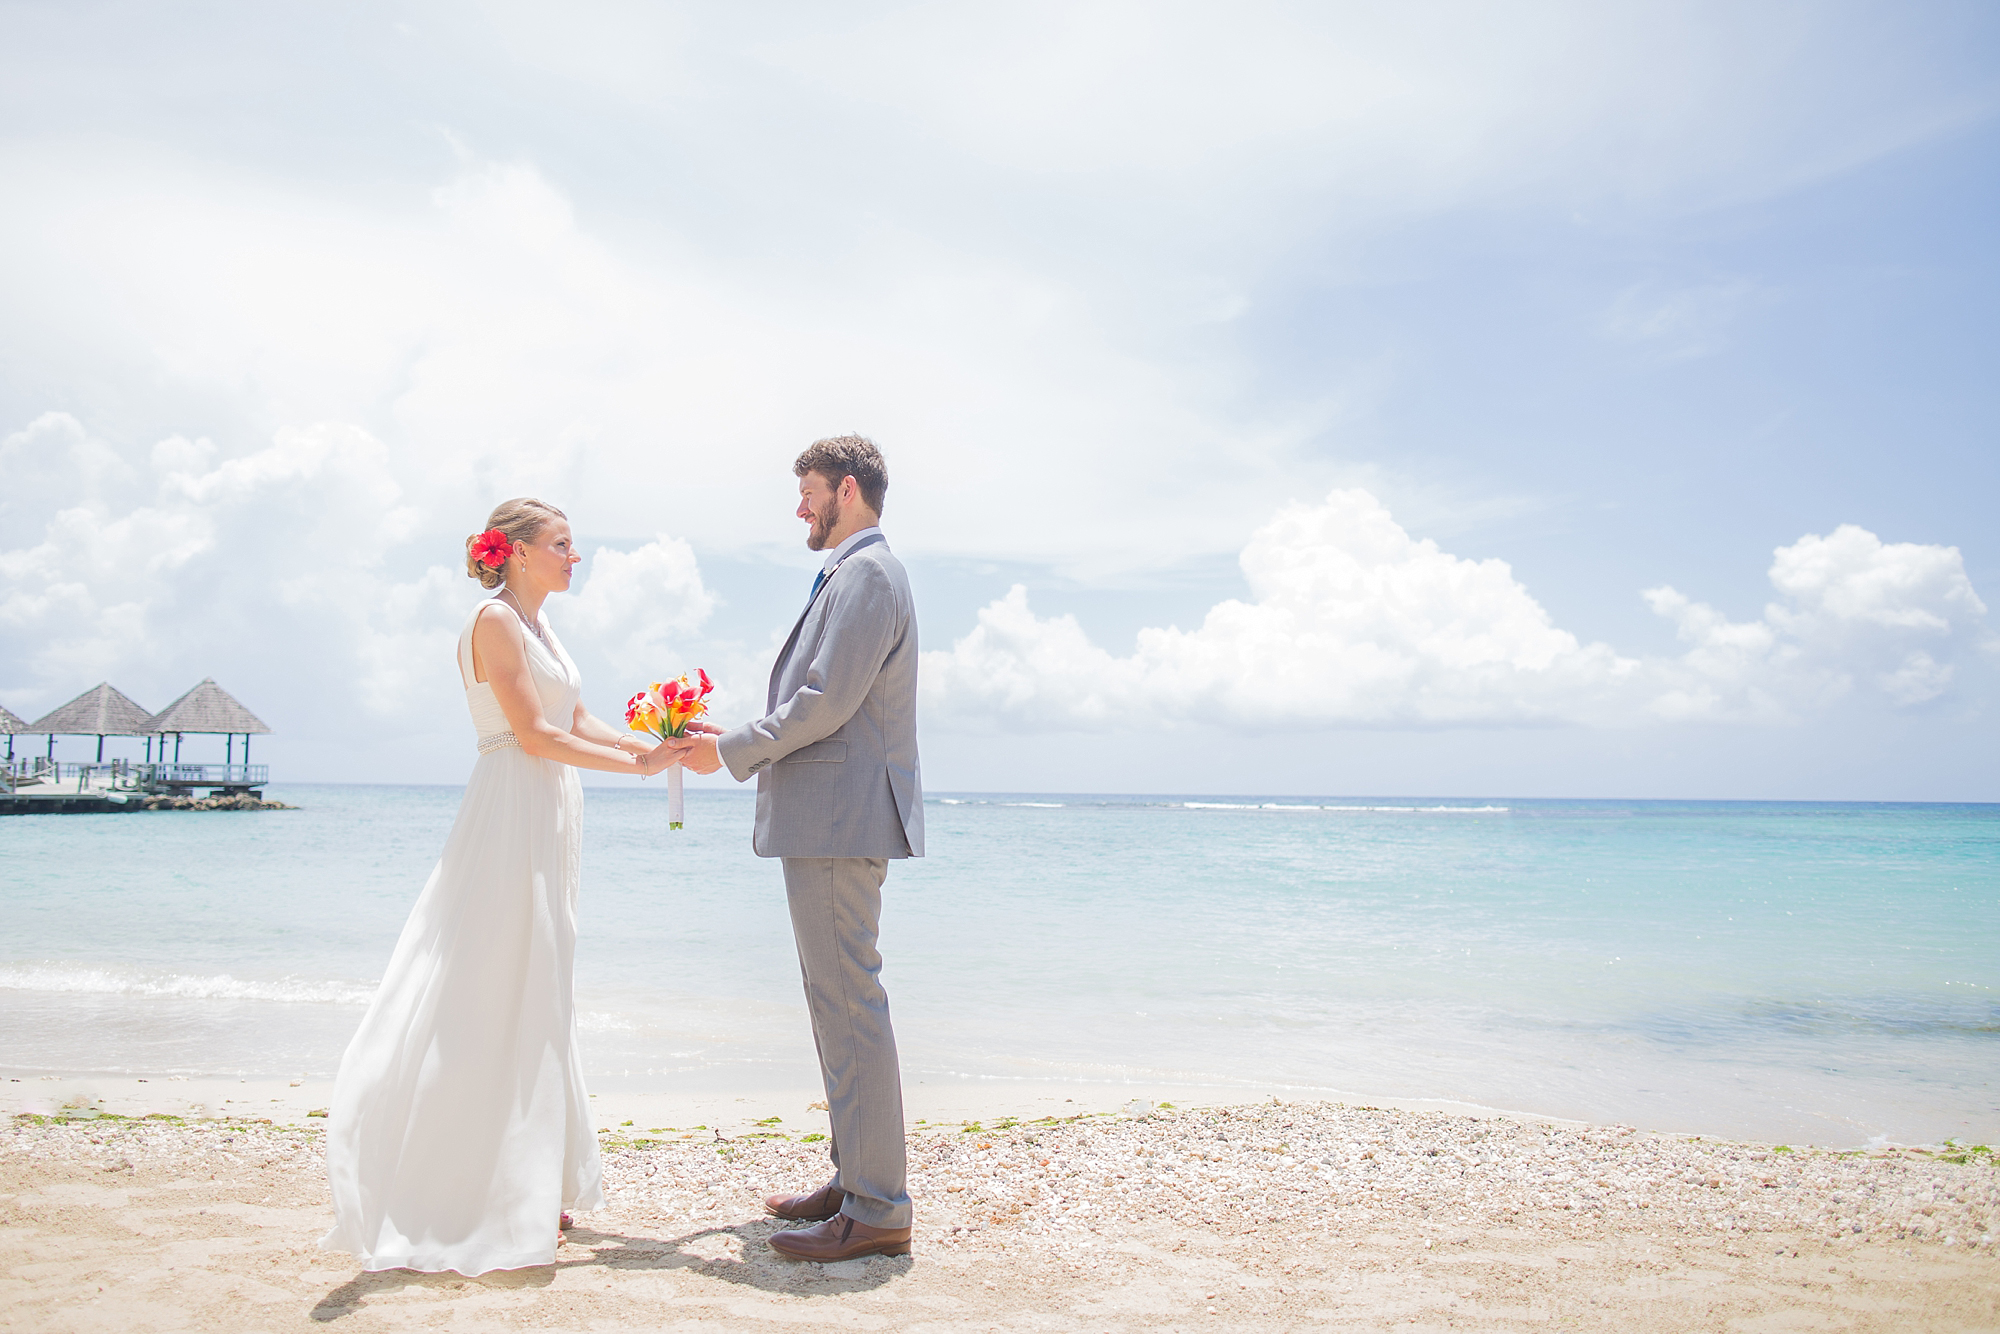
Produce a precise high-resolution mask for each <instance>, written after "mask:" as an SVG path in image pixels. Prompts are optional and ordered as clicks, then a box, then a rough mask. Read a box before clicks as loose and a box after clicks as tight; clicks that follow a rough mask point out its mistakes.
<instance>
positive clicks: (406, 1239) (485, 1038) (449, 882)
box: [320, 499, 673, 1274]
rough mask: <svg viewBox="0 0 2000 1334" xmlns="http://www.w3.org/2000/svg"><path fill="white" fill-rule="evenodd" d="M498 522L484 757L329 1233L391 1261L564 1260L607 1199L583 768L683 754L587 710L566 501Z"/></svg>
mask: <svg viewBox="0 0 2000 1334" xmlns="http://www.w3.org/2000/svg"><path fill="white" fill-rule="evenodd" d="M486 528H487V531H486V532H484V533H482V534H480V535H479V536H478V537H473V538H467V539H466V571H467V573H468V574H470V575H472V577H474V578H476V579H478V580H479V582H480V584H481V585H482V586H483V587H486V588H489V589H491V588H498V589H499V590H500V591H499V594H498V596H496V597H493V598H491V599H488V600H485V601H482V602H481V603H480V604H479V605H478V606H477V607H476V608H475V609H474V610H473V613H472V615H471V616H470V617H469V618H468V619H467V621H466V623H465V629H464V631H463V632H462V633H461V634H460V635H459V637H458V670H459V675H460V678H461V680H462V681H463V682H464V685H465V698H466V703H467V705H469V706H470V708H471V710H472V720H473V722H474V724H475V725H476V726H477V727H478V731H479V759H478V762H477V763H475V764H474V765H473V768H472V778H471V780H470V781H469V782H468V783H467V784H466V787H465V799H464V801H463V803H462V804H461V805H460V806H459V810H458V819H457V821H456V822H455V823H454V824H453V825H452V829H451V835H450V837H449V838H447V839H446V840H445V846H444V855H443V856H442V857H441V858H440V859H439V861H438V864H437V868H436V869H435V870H433V871H432V872H431V877H430V881H429V883H427V884H426V885H425V886H424V891H423V894H422V895H421V896H420V897H419V898H418V899H417V903H416V906H415V907H414V908H413V909H411V911H410V920H409V922H408V923H407V924H406V925H405V926H404V927H403V934H402V937H401V938H400V939H399V940H398V941H397V942H396V951H395V953H394V955H393V956H391V958H390V960H389V967H388V971H387V972H386V973H385V974H384V975H383V978H382V986H381V989H380V990H378V991H377V992H376V993H375V999H374V1000H373V1001H372V1002H371V1003H370V1004H369V1007H368V1013H367V1015H366V1017H364V1018H363V1019H362V1021H361V1029H360V1031H359V1032H357V1033H356V1034H355V1035H354V1040H353V1042H351V1043H350V1044H349V1045H348V1048H347V1054H346V1055H345V1056H344V1057H342V1059H341V1062H340V1077H339V1080H338V1082H337V1084H336V1085H335V1089H334V1096H333V1107H332V1109H331V1114H330V1119H329V1122H328V1126H327V1145H326V1170H327V1178H328V1181H329V1183H330V1184H331V1186H332V1188H333V1212H334V1227H333V1231H331V1232H329V1233H328V1234H327V1235H326V1237H325V1238H324V1239H323V1240H322V1241H321V1243H320V1244H321V1245H322V1246H323V1247H325V1248H326V1249H328V1250H339V1251H351V1252H353V1253H354V1254H355V1255H357V1256H359V1257H360V1258H361V1263H362V1267H363V1268H364V1269H370V1270H377V1269H421V1270H430V1271H437V1270H446V1269H450V1270H456V1271H457V1272H459V1273H461V1274H482V1273H485V1272H486V1271H487V1270H490V1269H518V1268H521V1267H524V1266H528V1265H546V1264H551V1263H553V1262H554V1260H555V1249H556V1247H557V1245H559V1244H560V1242H561V1232H560V1231H559V1226H560V1225H563V1224H567V1222H568V1217H567V1215H565V1214H564V1213H563V1211H564V1210H566V1209H601V1208H603V1207H604V1195H603V1190H602V1185H601V1180H600V1173H599V1168H598V1160H597V1135H596V1132H595V1129H594V1127H593V1126H592V1124H591V1114H590V1103H589V1101H588V1095H587V1094H586V1093H585V1092H584V1087H583V1067H582V1064H581V1062H580V1061H579V1059H578V1056H577V1046H576V1012H575V1006H574V1004H573V1002H572V1000H571V995H570V989H571V978H572V976H573V973H574V969H575V959H576V894H577V878H578V873H579V869H580V853H581V836H580V830H579V824H578V822H579V820H580V818H581V816H582V814H583V790H582V785H581V783H580V782H579V781H578V778H577V773H576V771H577V770H578V769H603V770H609V771H611V772H614V773H628V774H642V775H644V774H652V773H657V772H659V771H661V770H663V769H665V768H667V767H669V765H670V764H671V763H672V755H673V752H672V751H670V750H666V749H658V748H655V747H654V746H651V745H648V744H647V743H646V742H644V741H641V740H640V739H639V738H637V737H636V736H633V735H631V734H630V733H621V732H618V731H615V730H613V729H612V728H611V727H609V726H607V725H606V724H605V723H603V722H601V721H600V720H598V719H597V718H594V717H592V716H591V715H590V713H589V712H587V711H586V710H585V709H584V707H583V705H582V704H581V703H580V702H579V698H580V696H581V694H582V681H581V679H580V678H579V676H578V674H577V670H576V664H575V663H573V662H571V661H570V657H569V654H567V653H566V652H564V651H563V647H562V642H561V641H560V640H558V639H557V638H556V635H555V631H554V630H552V629H550V628H549V623H548V622H547V620H545V619H544V618H543V616H542V610H541V609H542V602H543V601H544V600H545V599H546V598H547V597H548V595H549V594H550V593H556V592H561V591H563V590H565V589H567V588H568V587H569V584H570V574H571V571H572V568H573V567H574V566H575V565H576V563H577V561H578V560H579V559H581V558H580V557H579V556H577V555H576V553H575V550H574V543H573V539H572V538H571V536H570V530H569V523H568V521H567V519H566V518H565V517H564V515H563V512H562V511H561V510H559V509H556V508H555V507H554V506H552V505H547V504H544V503H543V502H541V501H539V500H528V499H522V500H510V501H508V502H506V503H505V504H503V505H501V506H500V507H499V508H498V509H496V510H494V511H493V514H492V516H491V517H490V518H488V519H487V521H486ZM559 1220H560V1222H559Z"/></svg>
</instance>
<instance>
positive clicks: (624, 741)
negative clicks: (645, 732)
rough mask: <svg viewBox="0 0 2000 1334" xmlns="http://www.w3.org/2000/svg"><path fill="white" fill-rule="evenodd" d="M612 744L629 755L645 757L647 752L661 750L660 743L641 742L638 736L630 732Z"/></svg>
mask: <svg viewBox="0 0 2000 1334" xmlns="http://www.w3.org/2000/svg"><path fill="white" fill-rule="evenodd" d="M611 744H612V745H614V746H616V747H618V749H620V750H622V751H624V752H625V753H626V754H628V755H644V754H645V753H646V752H647V751H652V750H658V749H659V748H660V743H659V742H657V741H653V742H646V741H641V740H640V739H639V738H638V737H637V736H635V735H633V734H632V733H630V732H627V733H626V734H625V735H624V736H621V737H619V738H618V739H617V740H616V741H614V742H612V743H611Z"/></svg>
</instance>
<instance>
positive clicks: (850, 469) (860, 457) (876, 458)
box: [792, 435, 889, 515]
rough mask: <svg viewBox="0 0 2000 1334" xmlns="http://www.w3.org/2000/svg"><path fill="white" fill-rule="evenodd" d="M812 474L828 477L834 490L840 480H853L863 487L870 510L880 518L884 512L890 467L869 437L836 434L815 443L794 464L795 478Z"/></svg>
mask: <svg viewBox="0 0 2000 1334" xmlns="http://www.w3.org/2000/svg"><path fill="white" fill-rule="evenodd" d="M809 472H816V473H818V474H819V475H820V476H822V477H824V478H826V480H827V481H828V482H830V483H831V484H832V485H833V488H834V489H835V490H839V489H840V483H841V479H843V478H846V477H852V478H853V479H854V484H855V485H856V486H858V487H860V488H861V499H862V500H863V501H864V502H865V503H866V504H867V506H868V508H869V509H871V510H874V511H875V513H876V514H877V515H880V514H881V513H882V502H883V501H884V500H886V499H888V496H889V465H888V464H886V463H884V462H883V461H882V451H881V450H879V449H877V448H875V442H874V441H873V440H870V439H869V438H868V437H867V436H865V435H835V436H829V437H827V438H826V439H825V440H815V441H813V442H812V447H811V448H810V449H808V450H806V452H805V453H803V454H801V455H799V459H798V462H796V463H794V464H793V465H792V475H793V476H795V477H803V476H805V475H806V474H807V473H809Z"/></svg>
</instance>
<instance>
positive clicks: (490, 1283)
mask: <svg viewBox="0 0 2000 1334" xmlns="http://www.w3.org/2000/svg"><path fill="white" fill-rule="evenodd" d="M780 1226H787V1227H789V1226H793V1225H792V1224H780V1223H779V1222H778V1221H777V1220H775V1219H769V1218H761V1219H757V1220H755V1221H752V1222H744V1223H736V1224H732V1225H728V1226H720V1225H718V1226H715V1227H704V1228H698V1229H696V1230H695V1231H693V1232H687V1233H683V1234H682V1235H680V1236H678V1237H668V1238H659V1237H632V1236H626V1235H624V1234H622V1233H617V1232H594V1231H592V1230H591V1229H589V1228H586V1227H582V1226H577V1227H574V1228H571V1229H570V1232H569V1245H568V1246H565V1247H564V1248H563V1249H562V1250H560V1251H558V1252H556V1262H555V1263H554V1264H552V1265H544V1266H538V1267H536V1268H534V1269H496V1270H494V1271H493V1272H492V1273H489V1274H481V1275H480V1276H479V1277H477V1278H467V1277H465V1276H464V1275H462V1274H452V1273H443V1274H425V1273H419V1272H418V1271H417V1270H414V1269H385V1270H381V1271H379V1272H376V1273H360V1274H356V1275H355V1276H354V1277H353V1278H351V1279H349V1280H347V1282H345V1283H343V1284H341V1285H340V1286H339V1287H337V1288H334V1289H333V1290H332V1291H331V1292H329V1293H327V1294H326V1296H324V1297H322V1298H320V1299H319V1303H318V1304H317V1305H316V1306H314V1307H313V1309H312V1318H313V1319H314V1320H319V1321H327V1320H338V1319H340V1318H341V1317H342V1316H347V1315H355V1314H358V1313H359V1312H361V1311H362V1310H364V1309H366V1308H365V1304H366V1302H367V1300H368V1298H370V1297H373V1296H377V1295H379V1294H383V1293H391V1292H400V1291H402V1290H404V1289H406V1288H432V1289H437V1290H439V1291H450V1292H456V1291H460V1290H464V1291H467V1292H470V1291H471V1290H473V1289H491V1290H497V1291H505V1290H508V1289H514V1288H546V1287H548V1286H549V1284H551V1283H553V1282H555V1277H556V1273H557V1271H559V1270H564V1269H585V1268H591V1267H595V1268H600V1269H613V1270H619V1271H623V1272H627V1273H642V1272H647V1271H659V1270H671V1269H687V1270H693V1271H695V1272H696V1273H700V1274H703V1275H706V1276H707V1277H709V1278H715V1279H720V1280H722V1281H723V1282H725V1283H740V1284H743V1285H744V1286H746V1287H752V1288H757V1289H759V1290H760V1291H763V1292H789V1293H794V1294H799V1295H806V1296H811V1295H816V1294H819V1293H828V1294H835V1293H848V1292H866V1291H868V1290H869V1289H871V1288H879V1287H881V1286H882V1285H883V1284H885V1283H888V1282H889V1281H891V1280H892V1279H896V1278H900V1277H902V1276H903V1275H904V1274H907V1273H909V1272H910V1267H911V1264H912V1260H911V1258H910V1257H909V1256H907V1255H898V1256H875V1257H872V1258H870V1259H867V1260H846V1261H843V1262H841V1263H839V1264H833V1265H821V1264H814V1263H812V1262H810V1261H801V1260H787V1259H786V1258H784V1257H783V1256H781V1255H779V1254H778V1253H777V1252H776V1251H773V1250H772V1249H771V1248H770V1247H768V1246H766V1245H765V1244H764V1239H765V1238H766V1237H769V1236H770V1235H771V1234H772V1233H773V1232H776V1231H777V1230H778V1228H779V1227H780ZM731 1240H734V1241H735V1242H736V1243H737V1244H736V1245H735V1246H733V1247H732V1246H731V1245H730V1244H729V1243H730V1241H731ZM565 1252H569V1253H571V1254H575V1255H576V1258H575V1259H570V1258H568V1255H566V1254H565Z"/></svg>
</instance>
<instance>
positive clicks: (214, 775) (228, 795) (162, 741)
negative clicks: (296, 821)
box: [0, 678, 287, 815]
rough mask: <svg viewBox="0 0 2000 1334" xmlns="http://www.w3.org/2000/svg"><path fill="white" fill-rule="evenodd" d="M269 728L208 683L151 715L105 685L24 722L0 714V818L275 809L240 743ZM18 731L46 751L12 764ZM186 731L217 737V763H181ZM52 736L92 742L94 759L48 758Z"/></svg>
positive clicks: (261, 771) (264, 779) (266, 778)
mask: <svg viewBox="0 0 2000 1334" xmlns="http://www.w3.org/2000/svg"><path fill="white" fill-rule="evenodd" d="M270 730H271V729H270V728H268V727H266V726H265V725H264V724H263V722H262V721H261V720H260V719H259V718H258V717H257V716H256V715H255V714H253V713H251V712H250V710H248V709H246V708H244V707H243V706H242V705H241V704H239V703H238V702H237V701H236V700H235V699H234V698H233V697H232V696H231V695H230V694H229V693H228V692H227V691H225V690H223V689H222V687H220V686H218V685H217V684H215V681H214V679H213V678H208V679H205V680H203V681H202V682H201V683H200V684H199V685H197V686H195V687H194V688H193V689H192V690H189V691H188V692H187V693H186V694H184V695H182V696H181V697H180V698H179V699H177V700H175V701H174V702H173V703H172V704H169V705H168V706H167V707H166V708H164V709H162V710H161V711H160V712H159V713H158V714H152V713H148V712H147V711H146V710H145V709H144V708H142V707H140V706H139V705H137V704H134V703H133V702H132V701H131V699H129V698H128V697H127V696H126V695H124V694H123V693H122V692H120V691H119V690H117V689H115V688H113V687H112V685H111V684H110V683H109V682H100V683H99V684H98V685H96V686H94V687H92V688H91V689H89V690H86V691H85V692H84V693H83V694H81V695H78V696H77V697H76V698H75V699H73V700H71V701H70V702H69V703H67V704H65V705H63V706H62V707H61V708H58V709H56V710H54V711H52V712H50V713H48V714H46V715H44V716H43V717H41V718H39V719H37V720H36V721H35V722H32V723H24V722H22V721H21V719H20V718H18V717H16V716H15V715H14V714H13V713H11V712H9V711H7V710H6V709H4V708H0V733H5V734H6V741H7V757H6V760H5V763H4V765H0V815H31V814H40V815H77V814H93V813H109V812H116V811H136V810H158V809H163V808H164V809H186V808H188V807H190V806H199V807H200V808H203V809H231V810H257V809H270V808H281V807H278V803H275V802H266V801H265V800H264V793H263V787H264V785H265V784H266V783H268V782H270V781H271V771H270V766H269V765H264V764H251V763H250V762H249V761H250V738H251V737H252V736H253V735H263V734H267V733H269V732H270ZM23 733H28V734H31V735H42V736H46V737H47V738H48V749H47V753H46V754H43V755H24V756H19V757H17V756H16V755H15V752H14V741H15V738H16V737H17V736H20V735H21V734H23ZM190 733H194V734H200V733H209V734H221V735H226V736H227V737H228V748H227V757H226V759H225V761H224V762H223V763H221V764H192V763H189V764H184V763H181V761H180V750H181V741H182V739H183V737H184V736H186V735H188V734H190ZM59 736H86V737H88V736H95V737H96V738H97V758H96V759H95V760H93V761H89V762H85V763H72V762H69V761H65V760H57V759H56V758H55V744H56V738H57V737H59ZM170 736H171V737H172V738H173V741H174V744H173V758H172V759H171V760H170V759H168V758H167V738H168V737H170ZM238 736H241V737H242V738H243V751H242V761H241V762H240V763H239V762H238V761H237V757H236V738H237V737H238ZM106 737H133V738H139V739H143V740H144V741H145V743H146V758H145V759H144V760H129V759H125V760H121V759H112V760H106V759H105V758H104V741H105V738H106ZM156 748H157V758H156ZM203 794H206V795H205V796H204V795H203ZM281 809H287V808H281Z"/></svg>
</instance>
